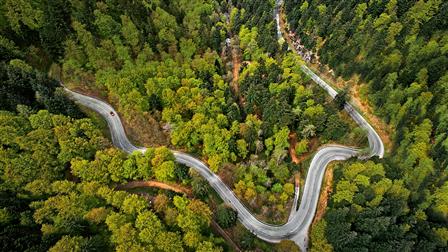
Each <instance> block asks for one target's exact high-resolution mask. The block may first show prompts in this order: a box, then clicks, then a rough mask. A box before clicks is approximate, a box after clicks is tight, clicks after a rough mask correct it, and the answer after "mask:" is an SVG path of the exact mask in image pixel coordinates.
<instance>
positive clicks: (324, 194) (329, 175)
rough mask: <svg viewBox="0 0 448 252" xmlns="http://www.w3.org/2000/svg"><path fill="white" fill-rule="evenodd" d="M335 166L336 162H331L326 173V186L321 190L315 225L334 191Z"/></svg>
mask: <svg viewBox="0 0 448 252" xmlns="http://www.w3.org/2000/svg"><path fill="white" fill-rule="evenodd" d="M333 166H334V164H330V166H328V168H327V170H326V171H325V175H324V180H325V181H324V186H323V188H322V190H321V192H320V196H319V201H318V203H317V210H316V215H315V216H314V220H313V224H312V225H313V226H314V224H316V223H317V222H318V221H319V220H320V219H322V217H323V216H324V214H325V211H326V210H327V205H328V198H329V195H330V193H331V192H332V190H333V188H332V184H333Z"/></svg>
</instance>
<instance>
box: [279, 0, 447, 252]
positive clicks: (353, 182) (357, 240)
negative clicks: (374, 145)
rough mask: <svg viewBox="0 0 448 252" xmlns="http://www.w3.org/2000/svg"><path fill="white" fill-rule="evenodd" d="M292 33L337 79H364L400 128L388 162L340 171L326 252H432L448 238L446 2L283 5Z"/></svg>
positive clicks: (326, 226) (381, 110) (318, 243)
mask: <svg viewBox="0 0 448 252" xmlns="http://www.w3.org/2000/svg"><path fill="white" fill-rule="evenodd" d="M284 7H285V12H286V15H287V20H288V23H289V26H290V29H291V30H293V31H295V32H296V34H297V36H298V37H299V38H300V40H301V42H302V43H303V45H304V46H305V47H306V48H307V49H308V50H312V51H314V52H317V53H318V55H319V60H320V63H322V64H323V65H328V66H329V67H330V68H331V69H333V70H334V73H335V75H336V76H342V77H343V78H345V79H349V78H351V77H352V76H354V75H358V76H360V81H361V82H364V83H366V88H365V90H364V93H365V96H366V97H367V98H368V101H369V103H370V104H371V106H372V107H373V108H374V111H375V113H376V114H377V115H379V116H380V117H381V118H383V119H384V121H385V122H387V123H388V124H389V125H390V126H391V127H392V128H393V135H392V139H393V146H394V147H393V149H392V152H391V153H389V154H387V157H386V158H385V159H384V160H377V161H376V163H372V162H367V163H359V162H355V163H352V164H344V165H339V166H338V168H337V169H336V170H335V177H336V178H337V181H336V183H335V184H334V194H333V195H332V197H331V200H330V206H329V210H328V212H327V213H326V215H325V218H324V220H323V221H321V223H319V224H318V225H317V227H316V229H315V232H314V234H313V235H314V237H315V239H314V241H313V245H312V246H313V247H315V249H316V251H322V250H331V249H334V250H353V251H368V250H375V251H376V250H381V251H397V250H404V251H410V250H417V251H434V250H443V249H442V248H444V249H446V246H447V240H448V229H447V223H448V208H447V207H448V204H447V202H448V194H447V186H448V182H447V175H448V174H447V168H448V166H447V165H448V163H447V158H448V138H447V137H448V135H447V130H448V124H447V123H448V117H447V115H448V111H447V109H448V107H447V103H448V100H447V99H448V90H447V88H448V85H447V84H448V55H447V53H448V30H447V28H448V23H447V22H448V2H446V1H438V0H429V1H400V0H398V1H396V0H395V1H292V0H286V1H285V6H284Z"/></svg>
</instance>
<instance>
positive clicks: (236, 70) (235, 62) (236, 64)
mask: <svg viewBox="0 0 448 252" xmlns="http://www.w3.org/2000/svg"><path fill="white" fill-rule="evenodd" d="M240 65H241V58H240V54H239V49H238V48H235V46H232V66H233V67H232V76H233V79H232V89H233V92H234V94H235V95H236V96H239V94H240V87H239V85H238V79H239V77H240Z"/></svg>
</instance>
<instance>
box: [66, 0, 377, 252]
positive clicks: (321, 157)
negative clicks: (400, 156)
mask: <svg viewBox="0 0 448 252" xmlns="http://www.w3.org/2000/svg"><path fill="white" fill-rule="evenodd" d="M277 3H281V0H278V1H277ZM277 11H278V10H277ZM276 17H277V20H278V14H277V16H276ZM302 71H303V72H304V73H306V74H307V75H308V76H309V77H310V78H311V79H312V80H314V81H315V82H316V83H317V84H318V85H319V86H321V87H322V88H323V89H325V90H326V91H327V92H328V94H329V95H330V96H331V97H333V98H334V97H335V96H336V95H337V92H336V91H335V90H334V89H333V88H332V87H331V86H330V85H328V84H327V83H325V82H324V81H323V80H322V79H321V78H319V76H317V75H316V74H315V73H313V72H312V71H311V70H310V69H309V68H308V67H307V66H305V65H303V66H302ZM64 89H65V91H66V92H67V94H68V95H69V96H70V97H71V98H72V99H73V100H75V101H76V102H78V103H79V104H81V105H83V106H86V107H88V108H90V109H92V110H94V111H96V112H97V113H99V114H100V115H101V116H102V117H103V118H104V119H105V120H106V121H107V124H108V126H109V129H110V132H111V136H112V142H113V144H114V145H115V146H117V147H118V148H120V149H122V150H123V151H125V152H127V153H132V152H134V151H140V152H145V151H146V148H144V147H137V146H134V145H133V144H132V143H131V142H130V141H129V139H128V138H127V136H126V133H125V130H124V128H123V125H122V123H121V120H120V117H119V115H118V113H117V112H116V111H115V110H114V108H113V107H112V106H110V105H109V104H108V103H106V102H104V101H101V100H99V99H96V98H93V97H89V96H86V95H83V94H80V93H77V92H73V91H71V90H69V89H67V88H64ZM345 110H346V111H347V113H348V114H349V115H350V116H351V117H352V118H353V120H355V122H356V123H358V125H359V126H360V127H362V128H363V129H365V130H366V132H367V136H368V141H369V147H370V148H369V150H370V151H369V153H368V154H365V153H364V154H362V153H361V152H360V150H359V149H356V148H353V147H346V146H341V145H326V146H324V147H321V148H320V149H319V150H318V151H317V153H316V154H315V155H314V157H313V159H312V161H311V164H310V167H309V169H308V174H307V177H306V181H305V187H304V189H303V194H302V199H301V201H300V205H299V207H298V208H297V207H295V206H296V204H297V198H298V188H296V193H295V198H294V204H293V207H292V209H291V214H290V216H289V219H288V222H287V223H285V224H283V225H273V224H268V223H264V222H262V221H260V220H258V219H256V218H255V217H254V215H252V214H251V212H250V211H249V210H248V209H247V208H246V207H245V206H244V205H243V204H242V203H241V202H240V200H239V199H238V198H237V197H236V196H235V194H234V193H233V191H232V190H231V189H230V188H229V187H228V186H227V185H226V184H225V183H224V182H223V181H222V180H221V178H220V177H219V176H217V175H216V174H214V173H213V172H212V171H211V170H210V169H209V168H208V166H207V165H206V164H205V163H203V162H202V161H201V160H199V159H198V158H195V157H193V156H191V155H189V154H186V153H183V152H179V151H175V150H173V151H172V152H173V154H174V157H175V159H176V161H177V162H178V163H181V164H184V165H187V166H189V167H191V168H193V169H195V170H196V171H197V172H198V173H199V174H200V175H201V176H202V177H204V178H205V179H206V180H207V181H208V183H209V184H210V185H211V186H212V187H213V188H214V189H215V191H216V192H217V193H218V194H219V195H220V197H221V198H222V199H223V200H224V201H225V202H226V203H227V204H229V205H231V206H232V207H233V208H234V209H235V210H236V211H237V212H238V218H239V220H240V221H241V223H242V224H243V225H244V226H245V227H246V228H247V229H248V230H250V231H251V232H252V233H253V234H255V235H256V236H257V237H258V238H260V239H263V240H265V241H268V242H273V243H277V242H280V241H281V240H285V239H288V240H292V241H294V242H295V243H296V244H297V245H298V246H299V247H300V249H301V250H302V251H306V250H307V248H308V229H309V227H310V225H311V223H312V221H313V218H314V214H315V212H316V208H317V202H318V199H319V194H320V189H321V184H322V180H323V176H324V173H325V168H326V167H327V165H328V164H329V163H330V162H332V161H335V160H346V159H349V158H351V157H355V156H358V157H360V158H368V157H371V156H379V157H380V158H381V157H383V155H384V145H383V142H382V141H381V139H380V137H379V135H378V134H377V133H376V132H375V130H374V129H373V128H372V126H370V124H369V123H368V122H367V121H366V120H365V119H364V118H363V117H362V115H361V114H360V113H359V112H358V111H356V110H355V109H354V108H353V106H352V105H350V104H348V103H346V105H345ZM111 112H113V113H111ZM296 209H297V210H296Z"/></svg>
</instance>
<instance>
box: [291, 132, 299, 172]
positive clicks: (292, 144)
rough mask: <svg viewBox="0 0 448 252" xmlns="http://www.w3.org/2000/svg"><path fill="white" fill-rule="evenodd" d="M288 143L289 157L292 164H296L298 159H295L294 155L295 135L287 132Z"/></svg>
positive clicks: (295, 155)
mask: <svg viewBox="0 0 448 252" xmlns="http://www.w3.org/2000/svg"><path fill="white" fill-rule="evenodd" d="M288 141H289V155H290V156H291V161H292V162H293V163H294V164H298V163H299V158H298V157H297V154H296V145H297V134H296V133H295V132H292V131H291V132H289V136H288Z"/></svg>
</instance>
